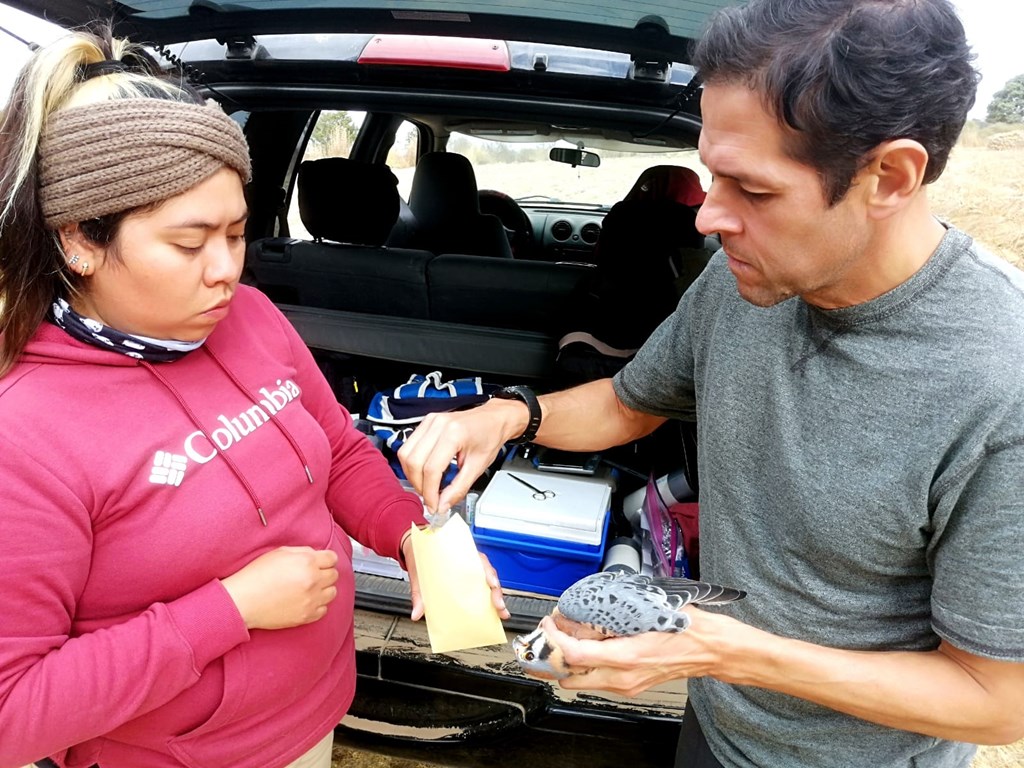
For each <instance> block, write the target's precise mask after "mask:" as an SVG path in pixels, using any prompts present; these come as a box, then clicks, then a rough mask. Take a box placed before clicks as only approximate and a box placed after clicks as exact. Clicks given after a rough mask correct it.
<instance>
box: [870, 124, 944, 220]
mask: <svg viewBox="0 0 1024 768" xmlns="http://www.w3.org/2000/svg"><path fill="white" fill-rule="evenodd" d="M873 154H874V156H873V159H872V161H871V162H870V163H868V165H867V166H866V167H865V168H863V169H862V170H861V172H860V174H859V175H861V177H862V178H861V184H864V185H865V188H866V191H867V200H866V201H867V204H868V208H869V215H871V216H872V218H875V219H885V218H888V217H890V216H892V215H894V214H896V213H899V212H900V211H902V210H903V209H904V208H906V207H907V206H908V205H909V204H910V203H911V202H913V201H914V200H915V199H916V198H917V195H918V193H919V192H920V191H921V188H922V186H923V185H924V176H925V171H926V169H927V167H928V150H927V149H925V148H924V146H923V145H922V144H921V143H920V142H918V141H914V140H913V139H893V140H892V141H886V142H883V143H882V144H879V145H878V147H876V148H875V151H874V153H873Z"/></svg>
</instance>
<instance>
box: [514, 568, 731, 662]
mask: <svg viewBox="0 0 1024 768" xmlns="http://www.w3.org/2000/svg"><path fill="white" fill-rule="evenodd" d="M746 594H747V593H746V592H744V591H743V590H740V589H733V588H731V587H721V586H718V585H717V584H709V583H707V582H704V581H694V580H693V579H682V578H654V577H650V576H642V575H639V574H629V573H617V572H601V573H595V574H592V575H590V576H587V577H585V578H583V579H580V580H579V581H577V582H576V583H575V584H573V585H572V586H571V587H569V588H568V589H566V590H565V591H564V592H563V593H562V596H561V597H560V598H559V599H558V605H557V607H556V608H555V610H554V611H553V613H552V618H553V619H554V622H555V626H557V627H558V629H559V630H561V631H562V632H564V633H565V634H567V635H571V636H572V637H576V638H579V639H581V640H604V639H606V638H609V637H621V636H624V635H637V634H640V633H641V632H682V631H683V630H685V629H686V628H687V627H688V626H690V617H689V616H687V614H686V612H685V611H683V608H684V607H685V606H687V605H690V604H691V603H692V604H702V605H721V604H724V603H731V602H734V601H736V600H741V599H742V598H744V597H745V596H746ZM512 648H513V650H514V651H515V654H516V660H517V661H518V662H519V664H520V666H522V667H523V669H524V670H525V671H526V672H527V673H529V674H531V675H534V676H537V677H547V678H564V677H567V676H569V675H571V674H580V673H581V671H580V670H574V669H572V668H570V667H568V666H566V664H565V660H564V657H563V656H562V653H561V650H560V649H559V648H558V647H557V646H555V645H554V644H553V643H551V641H550V640H548V638H547V637H546V636H545V634H544V632H543V631H542V630H541V629H540V628H539V627H538V628H537V629H536V630H534V631H533V632H531V633H530V634H529V635H520V636H519V637H517V638H516V639H515V641H514V642H513V643H512Z"/></svg>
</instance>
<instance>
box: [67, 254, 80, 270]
mask: <svg viewBox="0 0 1024 768" xmlns="http://www.w3.org/2000/svg"><path fill="white" fill-rule="evenodd" d="M77 263H78V254H77V253H75V254H72V256H71V258H70V259H68V266H69V267H73V266H75V264H77Z"/></svg>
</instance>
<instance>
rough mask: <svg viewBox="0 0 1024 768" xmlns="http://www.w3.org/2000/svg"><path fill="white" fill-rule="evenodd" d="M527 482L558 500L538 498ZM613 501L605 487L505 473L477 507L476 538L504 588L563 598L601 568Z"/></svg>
mask: <svg viewBox="0 0 1024 768" xmlns="http://www.w3.org/2000/svg"><path fill="white" fill-rule="evenodd" d="M517 478H518V479H517ZM524 480H525V481H526V482H527V483H530V484H531V485H532V486H534V487H536V488H539V489H541V490H549V491H553V492H554V496H553V497H552V498H536V494H535V493H534V492H533V491H531V489H530V488H529V487H527V486H526V485H525V484H524V483H523V482H522V481H524ZM610 501H611V491H610V488H609V487H608V486H607V485H606V484H600V483H594V482H593V481H590V480H582V479H576V478H572V477H568V476H564V475H563V476H559V477H547V476H544V475H543V473H537V474H531V473H528V472H524V471H521V470H518V469H517V470H511V471H506V470H501V471H499V472H497V473H496V475H495V477H494V478H492V480H491V482H490V483H488V486H487V488H486V489H484V492H483V493H482V494H481V496H480V499H479V501H478V502H477V505H476V510H475V513H474V515H473V526H472V532H473V539H474V541H475V542H476V545H477V549H479V550H480V551H481V552H483V553H484V554H485V555H487V557H488V559H489V560H490V561H491V565H493V566H494V568H495V570H497V572H498V578H500V579H501V583H502V586H505V587H509V588H511V589H521V590H525V591H528V592H538V593H540V594H544V595H560V594H561V593H562V592H563V591H564V590H565V589H566V587H569V586H571V585H572V584H574V583H575V582H576V581H578V580H579V579H581V578H583V577H584V576H588V575H590V574H591V573H595V572H596V571H599V570H600V569H601V560H602V559H603V557H604V550H605V544H606V543H607V538H608V527H609V522H610V518H611V515H610V513H609V512H610V506H611V504H610Z"/></svg>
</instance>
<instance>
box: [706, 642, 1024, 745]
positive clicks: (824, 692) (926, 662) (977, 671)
mask: <svg viewBox="0 0 1024 768" xmlns="http://www.w3.org/2000/svg"><path fill="white" fill-rule="evenodd" d="M741 626H743V629H742V630H740V631H735V629H734V630H733V631H732V632H730V634H731V635H732V637H731V639H730V640H727V641H725V643H724V645H723V646H721V647H722V649H723V653H722V656H721V661H720V663H719V664H716V665H715V666H716V668H715V669H714V670H713V671H711V672H710V674H711V676H713V677H716V678H718V679H720V680H723V681H725V682H729V683H735V684H739V685H753V686H757V687H761V688H768V689H771V690H775V691H779V692H781V693H786V694H790V695H792V696H797V697H799V698H802V699H806V700H808V701H813V702H815V703H817V704H821V705H823V706H826V707H829V708H830V709H835V710H838V711H840V712H845V713H847V714H850V715H854V716H856V717H860V718H862V719H864V720H869V721H871V722H874V723H878V724H880V725H886V726H890V727H892V728H899V729H902V730H908V731H914V732H916V733H923V734H927V735H929V736H935V737H938V738H943V739H953V740H957V741H968V742H973V743H979V744H1007V743H1010V742H1013V741H1016V740H1018V739H1020V738H1021V737H1022V735H1024V733H1022V731H1024V726H1022V720H1024V716H1022V715H1021V713H1022V712H1024V665H1022V664H1013V663H1008V662H998V661H992V660H988V659H981V658H979V657H976V656H971V655H969V654H966V653H964V652H963V651H959V650H958V649H956V648H953V647H952V646H949V645H947V644H945V643H944V644H943V645H942V646H941V647H940V648H939V649H938V650H935V651H927V652H910V651H892V652H868V651H847V650H841V649H834V648H825V647H822V646H818V645H813V644H811V643H806V642H803V641H799V640H792V639H789V638H783V637H779V636H776V635H772V634H769V633H767V632H762V631H760V630H757V629H753V628H751V627H749V626H745V625H741Z"/></svg>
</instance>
